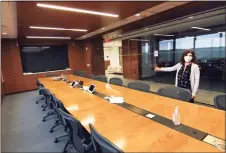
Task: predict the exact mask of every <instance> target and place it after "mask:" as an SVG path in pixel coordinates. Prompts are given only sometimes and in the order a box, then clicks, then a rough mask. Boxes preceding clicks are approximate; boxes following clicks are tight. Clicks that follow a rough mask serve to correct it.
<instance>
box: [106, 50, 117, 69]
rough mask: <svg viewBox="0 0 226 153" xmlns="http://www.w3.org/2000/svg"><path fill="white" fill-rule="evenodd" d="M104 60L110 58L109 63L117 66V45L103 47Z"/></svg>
mask: <svg viewBox="0 0 226 153" xmlns="http://www.w3.org/2000/svg"><path fill="white" fill-rule="evenodd" d="M107 56H108V57H107ZM104 60H105V61H107V60H110V63H111V65H114V66H119V47H111V48H104Z"/></svg>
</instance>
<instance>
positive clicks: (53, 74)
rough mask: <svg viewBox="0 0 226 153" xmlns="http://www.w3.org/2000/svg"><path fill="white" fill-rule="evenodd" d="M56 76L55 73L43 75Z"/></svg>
mask: <svg viewBox="0 0 226 153" xmlns="http://www.w3.org/2000/svg"><path fill="white" fill-rule="evenodd" d="M55 76H57V75H56V74H55V73H50V74H46V75H45V77H55Z"/></svg>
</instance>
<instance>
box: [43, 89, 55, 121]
mask: <svg viewBox="0 0 226 153" xmlns="http://www.w3.org/2000/svg"><path fill="white" fill-rule="evenodd" d="M44 95H45V97H46V105H45V106H44V108H43V111H45V110H46V108H47V107H49V109H50V111H49V112H48V113H47V115H46V116H44V117H43V119H42V122H45V121H46V118H47V117H49V116H52V115H55V114H56V113H55V110H54V101H53V97H52V94H51V93H50V92H49V90H44Z"/></svg>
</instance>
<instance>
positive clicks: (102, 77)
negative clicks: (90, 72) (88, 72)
mask: <svg viewBox="0 0 226 153" xmlns="http://www.w3.org/2000/svg"><path fill="white" fill-rule="evenodd" d="M95 80H97V81H102V82H108V81H107V77H106V76H104V75H97V76H95Z"/></svg>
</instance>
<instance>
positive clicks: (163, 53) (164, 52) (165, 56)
mask: <svg viewBox="0 0 226 153" xmlns="http://www.w3.org/2000/svg"><path fill="white" fill-rule="evenodd" d="M158 63H159V65H161V66H164V67H165V66H172V64H173V63H174V62H173V40H172V39H171V40H162V41H159V61H158Z"/></svg>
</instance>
